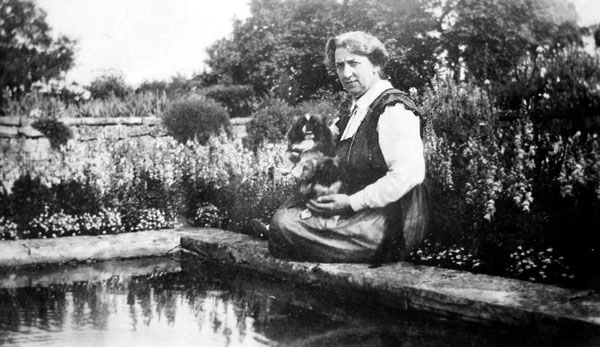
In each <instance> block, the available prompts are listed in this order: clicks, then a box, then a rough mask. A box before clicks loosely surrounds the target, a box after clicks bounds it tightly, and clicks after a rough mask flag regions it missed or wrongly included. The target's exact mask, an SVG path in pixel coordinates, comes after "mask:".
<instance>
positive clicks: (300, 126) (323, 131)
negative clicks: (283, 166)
mask: <svg viewBox="0 0 600 347" xmlns="http://www.w3.org/2000/svg"><path fill="white" fill-rule="evenodd" d="M286 137H287V140H288V158H289V159H290V160H291V161H292V162H293V163H296V162H298V161H299V160H300V154H302V153H304V152H306V151H309V150H315V151H320V152H322V153H326V154H330V153H331V151H332V150H333V141H332V135H331V130H329V127H328V126H327V124H326V122H325V120H324V119H323V118H322V117H319V116H317V115H312V114H309V113H307V114H305V115H304V116H302V117H300V118H298V119H297V120H296V121H295V122H294V124H293V125H292V127H291V128H290V130H289V131H288V133H287V136H286Z"/></svg>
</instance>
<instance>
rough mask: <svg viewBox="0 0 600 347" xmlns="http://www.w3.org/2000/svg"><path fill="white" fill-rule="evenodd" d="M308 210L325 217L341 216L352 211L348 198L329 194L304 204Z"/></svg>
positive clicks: (343, 195) (342, 195)
mask: <svg viewBox="0 0 600 347" xmlns="http://www.w3.org/2000/svg"><path fill="white" fill-rule="evenodd" d="M306 207H308V209H309V210H311V211H313V212H315V213H317V214H320V215H325V216H333V215H336V214H342V213H343V212H348V211H351V210H352V207H350V197H349V196H348V195H346V194H331V195H324V196H320V197H318V198H316V199H312V200H309V201H308V203H307V204H306Z"/></svg>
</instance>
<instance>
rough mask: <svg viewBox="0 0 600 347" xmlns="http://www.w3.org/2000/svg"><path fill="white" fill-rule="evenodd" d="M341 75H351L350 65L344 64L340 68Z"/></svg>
mask: <svg viewBox="0 0 600 347" xmlns="http://www.w3.org/2000/svg"><path fill="white" fill-rule="evenodd" d="M342 76H343V77H350V76H352V69H351V68H350V67H348V66H345V67H344V68H343V69H342Z"/></svg>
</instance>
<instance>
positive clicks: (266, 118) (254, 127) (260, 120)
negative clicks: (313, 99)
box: [246, 98, 301, 148]
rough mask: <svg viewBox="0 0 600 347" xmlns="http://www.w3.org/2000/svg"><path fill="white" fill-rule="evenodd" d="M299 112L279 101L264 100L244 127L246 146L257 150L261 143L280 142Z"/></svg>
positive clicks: (272, 99)
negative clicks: (246, 134)
mask: <svg viewBox="0 0 600 347" xmlns="http://www.w3.org/2000/svg"><path fill="white" fill-rule="evenodd" d="M300 112H301V111H300V110H298V109H295V108H293V107H292V106H290V105H289V104H288V103H287V102H285V101H283V100H281V99H274V98H271V99H267V100H265V101H264V102H263V103H262V105H260V106H259V109H258V111H256V112H255V113H254V114H253V115H252V120H251V121H250V122H249V123H248V125H247V127H246V131H247V132H248V136H247V137H246V141H247V144H248V145H249V146H250V147H251V148H257V147H258V146H259V145H260V144H261V143H263V142H279V141H282V140H283V139H284V138H285V134H286V133H287V131H288V130H289V129H290V127H291V126H292V124H293V123H294V119H295V118H296V117H297V116H299V115H301V113H300Z"/></svg>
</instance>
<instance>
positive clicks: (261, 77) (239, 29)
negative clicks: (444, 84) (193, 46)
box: [207, 0, 435, 104]
mask: <svg viewBox="0 0 600 347" xmlns="http://www.w3.org/2000/svg"><path fill="white" fill-rule="evenodd" d="M250 10H251V16H250V17H249V18H248V19H246V20H245V21H243V22H242V21H236V22H234V31H233V36H232V37H231V38H229V39H222V40H219V41H217V42H216V43H215V44H213V46H211V47H210V48H209V49H208V50H207V51H208V54H209V59H208V61H207V63H208V65H209V66H210V68H211V69H212V70H213V72H214V73H215V74H216V75H217V76H224V78H225V79H228V80H230V81H231V83H234V84H247V85H251V86H253V88H254V90H255V91H256V93H257V95H258V96H265V95H268V94H270V95H272V96H274V97H277V98H281V99H284V100H286V101H288V102H290V103H292V104H295V103H297V102H299V101H303V100H306V99H309V98H311V97H313V96H314V95H317V94H320V93H322V92H323V91H324V90H340V89H341V86H340V84H339V83H338V81H337V78H336V77H335V76H334V75H333V74H332V73H330V72H328V71H327V69H326V67H325V66H324V65H323V63H322V61H323V48H324V46H325V43H326V42H327V39H329V38H330V37H333V36H335V35H337V34H340V33H341V32H342V31H350V30H365V31H369V32H372V33H373V34H375V35H378V36H379V37H380V38H381V39H382V40H383V41H384V42H385V43H386V44H387V46H388V48H389V49H390V52H391V63H390V66H389V69H388V72H389V74H390V77H391V80H392V81H393V83H395V85H396V86H397V87H399V88H406V89H408V88H409V87H421V86H423V85H425V84H426V83H427V81H428V80H429V79H430V78H431V77H432V76H433V73H434V66H435V59H434V58H433V52H434V48H435V46H434V45H433V42H434V40H432V38H431V37H430V36H429V35H428V32H430V31H432V30H433V29H435V21H434V18H433V16H432V14H431V13H430V12H428V11H426V9H425V7H424V5H423V4H422V3H421V2H418V1H408V0H407V1H388V0H373V1H366V2H358V1H353V2H349V1H345V2H343V3H340V2H338V1H334V0H327V1H322V0H319V1H317V0H302V1H292V0H253V1H252V2H251V5H250Z"/></svg>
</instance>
